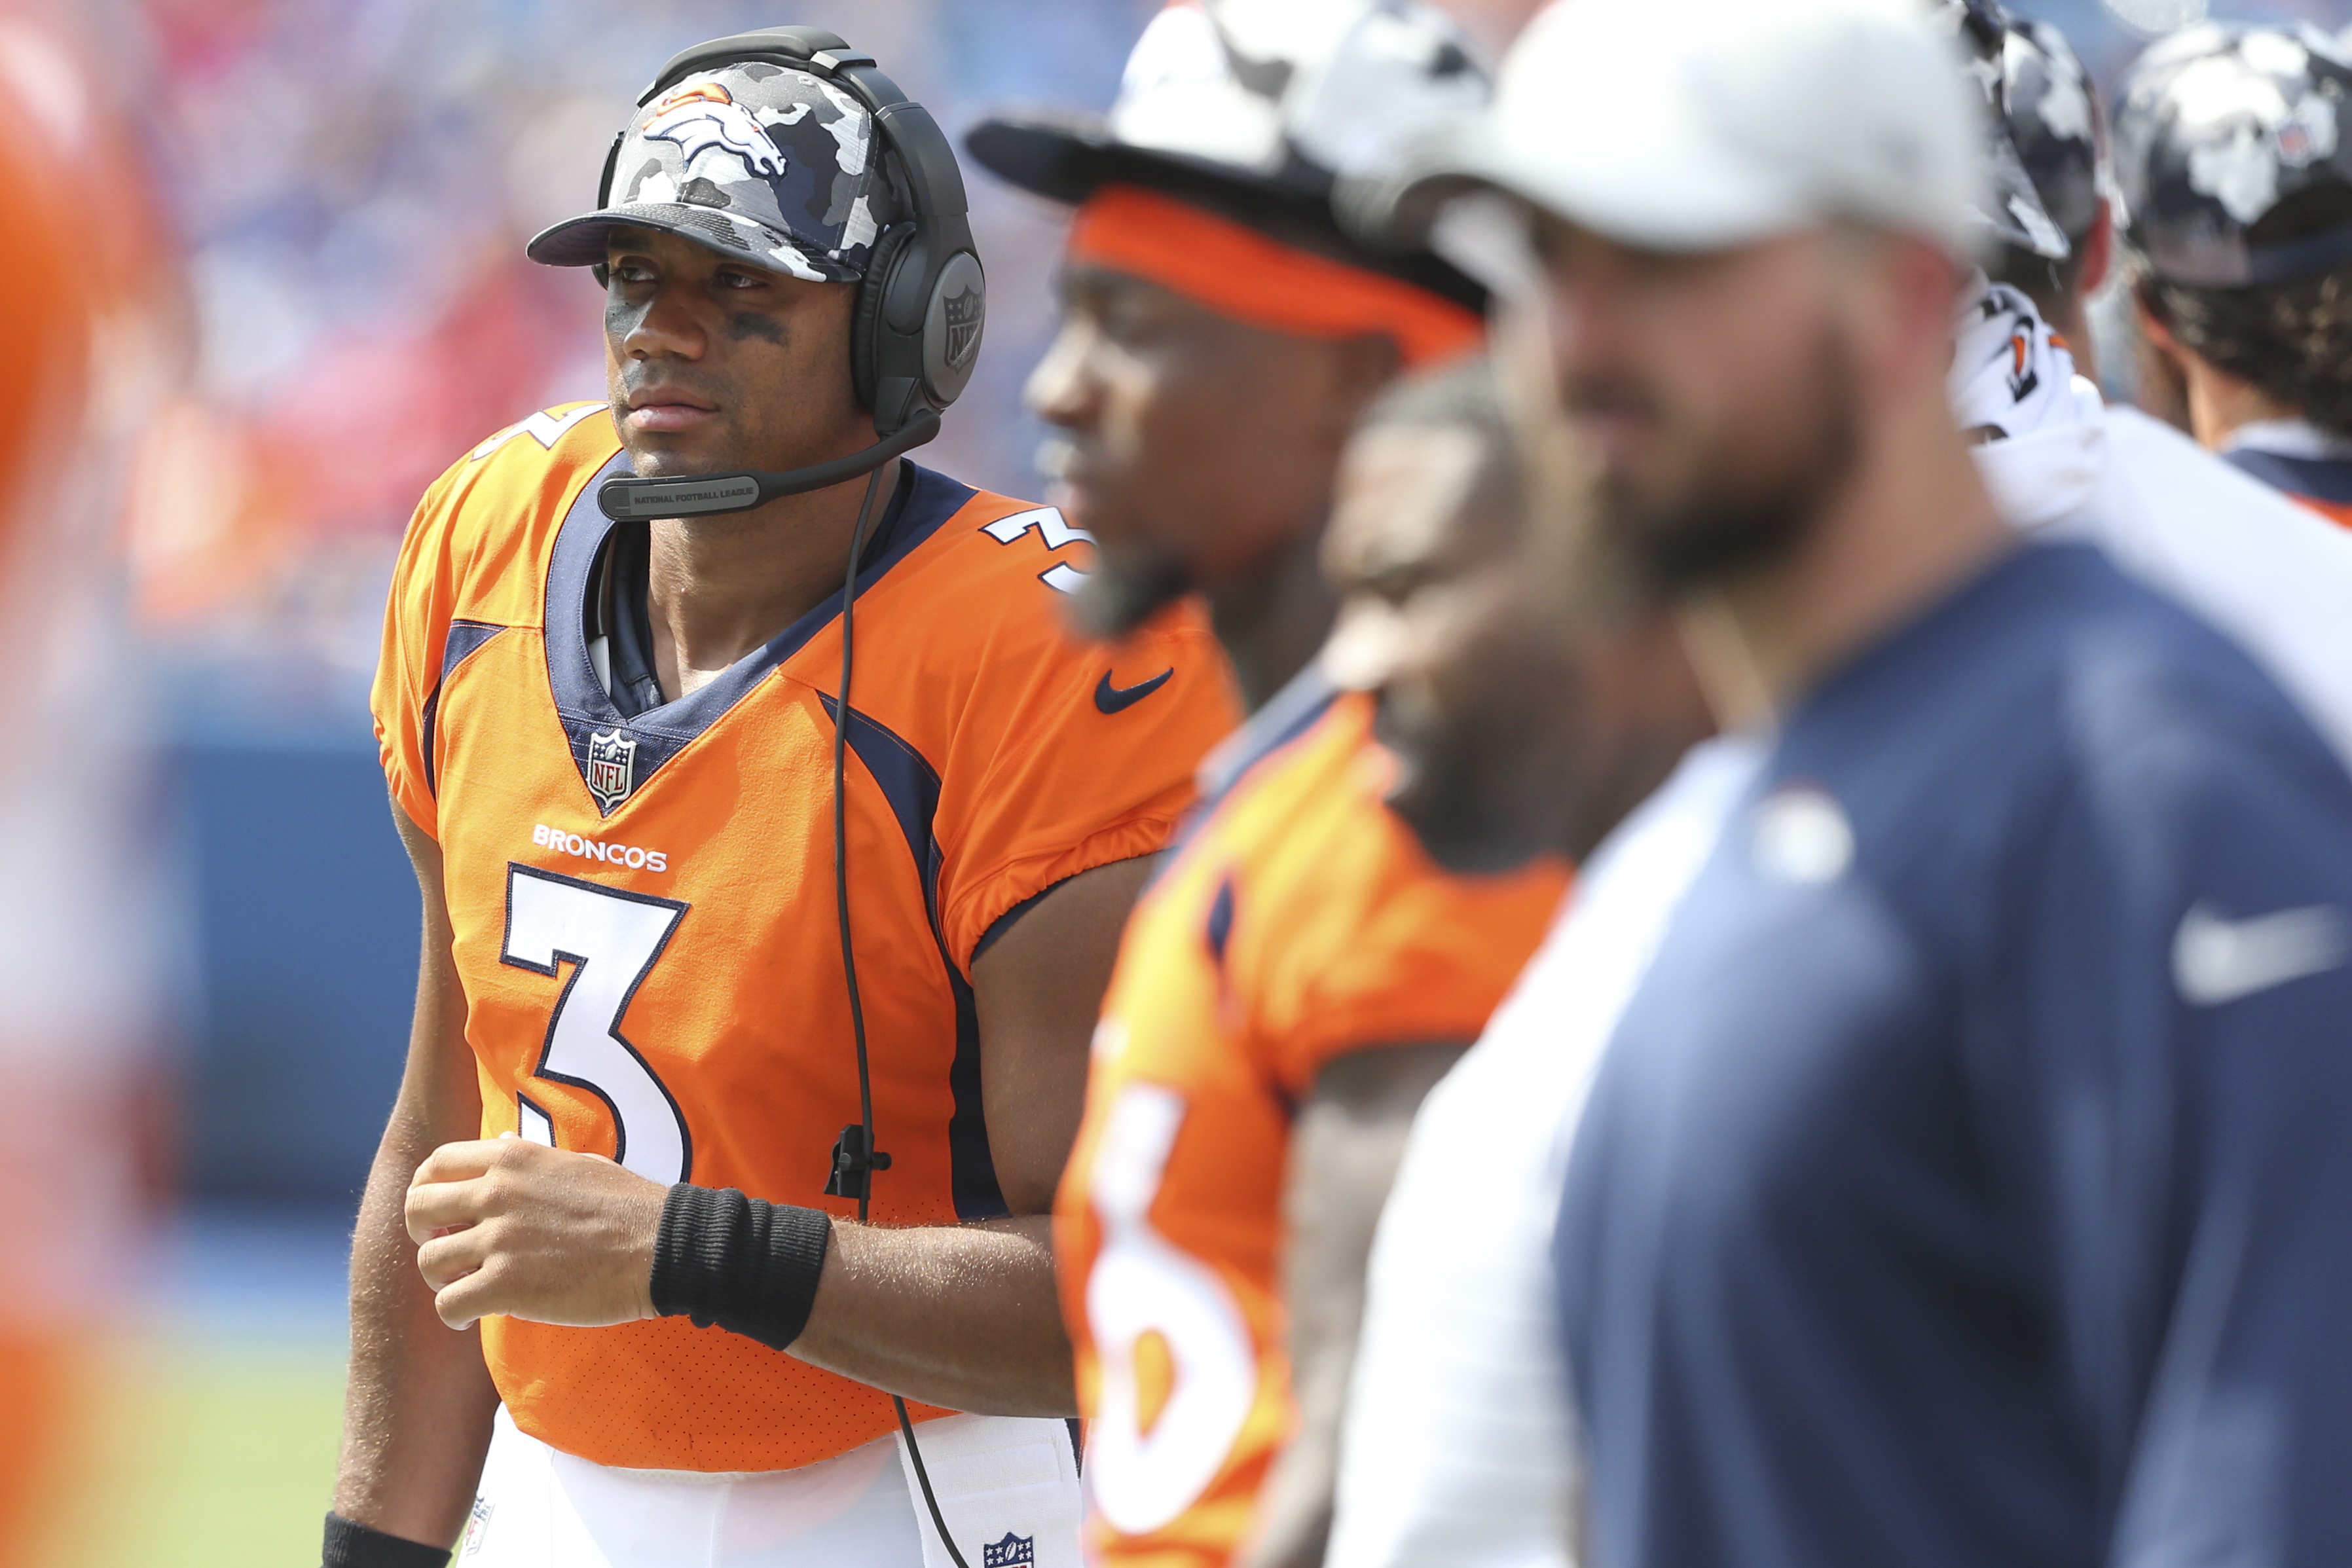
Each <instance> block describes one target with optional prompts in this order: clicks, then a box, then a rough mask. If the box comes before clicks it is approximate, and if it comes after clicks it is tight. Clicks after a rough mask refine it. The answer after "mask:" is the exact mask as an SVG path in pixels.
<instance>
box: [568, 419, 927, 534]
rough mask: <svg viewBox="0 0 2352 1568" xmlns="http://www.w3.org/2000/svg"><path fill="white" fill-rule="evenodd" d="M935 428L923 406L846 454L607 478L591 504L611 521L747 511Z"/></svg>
mask: <svg viewBox="0 0 2352 1568" xmlns="http://www.w3.org/2000/svg"><path fill="white" fill-rule="evenodd" d="M939 433H940V416H939V415H938V414H937V413H933V412H932V411H930V410H929V409H925V410H923V411H922V412H921V413H918V414H916V415H915V416H914V417H913V418H912V419H909V420H908V422H907V423H905V424H903V425H901V426H899V428H898V430H897V431H895V432H893V433H892V434H888V435H886V436H884V437H883V438H882V439H881V440H879V441H877V442H876V443H875V444H873V445H871V446H868V447H866V448H865V449H864V450H862V451H858V452H853V453H851V454H850V455H848V456H846V457H835V458H834V459H832V460H831V461H830V462H825V463H814V464H811V465H809V466H807V467H805V468H792V469H787V470H785V471H783V472H782V473H773V474H771V473H760V472H758V471H755V470H751V469H745V470H742V471H740V472H738V473H733V474H693V475H680V476H677V477H676V478H671V479H624V478H612V479H607V480H605V481H604V483H603V484H602V485H599V486H596V506H597V507H598V509H600V510H601V511H603V512H604V515H605V516H606V517H610V518H612V519H613V521H614V522H616V523H634V522H643V521H646V520H647V519H650V518H654V517H712V516H715V515H717V514H719V513H721V512H748V511H750V510H751V508H752V507H763V506H765V505H767V504H768V503H769V502H770V501H773V500H776V499H778V498H779V497H784V496H800V495H805V494H807V493H808V492H809V491H811V490H824V489H830V488H831V487H832V486H835V485H839V484H844V483H845V482H847V481H848V480H851V479H855V478H856V477H857V476H859V475H861V474H870V473H872V472H873V471H874V470H875V469H877V468H879V467H881V466H882V465H884V464H885V463H887V462H889V461H890V460H891V459H892V458H894V457H897V456H899V455H902V454H904V453H907V452H910V451H912V450H913V449H914V448H916V447H918V446H920V445H922V444H924V443H925V442H927V441H929V440H931V439H932V438H933V437H935V436H937V435H938V434H939Z"/></svg>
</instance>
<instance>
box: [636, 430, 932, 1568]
mask: <svg viewBox="0 0 2352 1568" xmlns="http://www.w3.org/2000/svg"><path fill="white" fill-rule="evenodd" d="M926 424H928V426H929V428H928V429H921V434H914V433H915V432H916V431H917V430H919V429H920V428H921V427H922V426H924V425H926ZM939 433H940V416H939V415H938V414H936V413H920V414H918V415H916V416H915V418H914V419H913V420H911V421H909V422H908V424H907V426H906V428H905V429H903V430H901V431H899V432H898V434H896V435H893V436H891V437H890V438H889V439H888V440H887V441H883V442H879V443H877V444H875V445H872V446H869V447H867V448H866V450H865V451H864V452H861V453H858V454H856V455H855V456H852V457H845V458H842V459H841V460H840V462H839V463H836V464H825V465H819V466H818V467H816V468H803V469H800V470H797V472H796V474H793V475H759V476H754V475H740V476H731V477H737V478H754V477H756V478H761V479H769V478H782V479H796V478H797V477H798V476H805V475H810V474H816V473H820V472H822V471H823V470H824V469H826V468H834V469H838V470H839V473H838V474H837V475H835V476H829V477H826V478H824V479H822V480H820V481H817V482H815V483H810V484H795V485H794V487H793V489H790V490H779V491H777V492H776V494H777V495H780V496H789V495H793V494H796V493H797V492H798V491H801V490H816V489H822V488H824V486H826V485H838V484H839V483H841V481H842V480H843V479H847V478H853V477H855V476H856V475H857V474H859V473H864V472H870V473H871V474H872V477H871V478H869V479H867V480H866V500H865V502H864V504H863V505H861V506H860V507H858V508H857V526H856V528H853V529H852V530H851V531H850V535H849V569H848V570H847V572H846V573H845V575H844V577H843V579H842V583H841V690H840V693H839V695H837V697H836V698H835V703H834V709H833V886H834V903H835V908H836V909H837V910H838V911H839V913H840V916H841V973H842V977H843V978H844V979H845V980H846V981H847V982H848V983H849V1032H850V1035H851V1037H852V1038H853V1039H854V1040H856V1045H857V1112H858V1120H857V1121H856V1122H854V1123H852V1124H850V1125H848V1126H846V1127H844V1128H843V1129H842V1130H841V1137H840V1140H839V1141H838V1142H836V1143H835V1145H834V1146H833V1175H832V1176H831V1177H830V1178H828V1179H827V1180H826V1182H825V1184H824V1190H825V1191H826V1192H827V1193H828V1194H831V1195H833V1196H835V1197H854V1198H856V1200H857V1222H858V1223H859V1224H860V1225H863V1224H865V1223H866V1207H867V1205H868V1202H869V1201H870V1197H871V1193H872V1188H873V1186H874V1176H873V1173H874V1172H876V1171H887V1170H888V1169H889V1168H890V1156H889V1155H886V1154H883V1153H882V1152H880V1151H879V1150H877V1149H876V1148H875V1146H874V1075H873V1073H872V1071H870V1070H869V1069H868V1067H867V1065H866V1005H865V1003H864V1001H863V1000H861V999H860V998H859V996H858V993H857V949H856V944H854V943H853V942H852V941H851V940H850V936H849V795H848V791H847V790H846V789H844V788H843V783H844V780H845V778H846V776H847V771H848V766H849V683H850V676H851V674H853V673H854V672H855V671H856V667H857V636H856V631H857V628H856V609H857V562H858V558H859V557H860V556H862V555H864V554H865V553H866V526H867V525H868V524H869V523H871V522H872V521H873V520H874V502H875V498H876V497H878V496H879V495H880V494H881V493H882V467H881V465H882V464H883V463H884V462H886V461H887V460H888V459H890V458H892V457H896V456H897V455H898V454H899V453H901V452H904V451H906V450H907V449H908V447H910V446H919V445H921V444H923V443H924V442H926V441H929V439H930V438H931V437H932V436H934V435H937V434H939ZM876 454H879V455H876ZM868 458H871V461H870V462H866V467H865V468H863V469H859V468H855V467H847V466H845V465H851V464H856V463H859V462H861V461H865V460H866V459H868ZM666 482H667V481H663V480H659V479H654V480H642V479H641V480H625V479H608V480H606V481H605V483H604V491H603V492H599V493H598V495H597V497H596V499H597V504H598V505H600V506H602V507H604V515H605V516H606V517H612V518H614V519H615V520H616V521H617V520H620V517H621V514H619V513H618V512H615V511H614V510H613V507H612V504H611V503H610V502H608V501H606V500H605V499H604V493H605V492H609V491H610V490H611V489H612V488H613V486H615V485H625V484H639V485H646V484H651V485H659V484H663V483H666ZM700 482H703V483H708V482H709V481H700ZM771 498H772V497H766V496H762V497H759V499H761V500H765V499H771ZM757 504H758V501H757V500H753V501H745V502H742V503H740V504H739V505H735V506H726V507H705V508H703V509H704V510H706V511H714V512H718V511H740V510H741V509H742V508H743V507H749V506H756V505H757ZM678 515H679V514H677V513H676V512H674V511H661V510H656V511H652V512H644V513H635V514H632V516H640V517H676V516H678ZM890 1407H891V1408H892V1409H894V1410H896V1411H897V1412H898V1432H899V1435H900V1436H901V1437H904V1438H905V1439H906V1443H907V1458H908V1459H909V1460H911V1461H913V1463H914V1467H915V1479H916V1481H917V1482H918V1483H919V1485H920V1486H921V1488H922V1491H923V1502H924V1504H925V1505H926V1506H927V1507H929V1509H930V1511H931V1528H932V1529H934V1530H936V1531H939V1535H940V1545H941V1546H944V1547H946V1548H947V1552H948V1556H949V1558H950V1560H952V1561H953V1562H954V1563H955V1568H971V1564H969V1563H966V1562H965V1561H964V1559H963V1553H962V1552H959V1551H957V1550H956V1543H955V1538H954V1537H953V1536H951V1535H950V1534H949V1533H948V1521H947V1516H946V1515H945V1514H942V1513H941V1512H940V1500H939V1498H938V1496H937V1495H936V1494H934V1493H933V1492H932V1490H931V1474H930V1471H929V1470H927V1469H924V1468H923V1450H922V1449H921V1448H919V1447H918V1446H917V1445H916V1442H915V1423H914V1420H913V1418H912V1417H911V1416H908V1414H907V1402H906V1401H905V1400H904V1399H901V1398H899V1397H898V1396H897V1395H895V1394H893V1395H892V1396H890Z"/></svg>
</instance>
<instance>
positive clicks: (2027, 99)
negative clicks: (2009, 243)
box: [2000, 16, 2106, 245]
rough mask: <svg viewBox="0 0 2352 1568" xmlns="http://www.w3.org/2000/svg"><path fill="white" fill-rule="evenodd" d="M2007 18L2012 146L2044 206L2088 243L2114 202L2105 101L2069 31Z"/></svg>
mask: <svg viewBox="0 0 2352 1568" xmlns="http://www.w3.org/2000/svg"><path fill="white" fill-rule="evenodd" d="M2006 20H2007V22H2008V25H2009V32H2008V37H2007V38H2006V39H2005V40H2004V43H2003V46H2002V48H2001V56H2000V73H2001V89H2000V100H2001V110H2002V115H2003V118H2004V120H2006V122H2007V125H2008V129H2009V140H2010V144H2011V146H2013V147H2015V148H2016V149H2017V157H2018V162H2021V163H2022V164H2024V165H2025V174H2026V178H2028V179H2030V180H2032V182H2033V189H2034V192H2035V193H2036V194H2038V195H2039V196H2040V197H2041V198H2042V211H2043V212H2045V213H2047V214H2049V215H2050V221H2051V222H2052V223H2053V224H2055V225H2058V232H2059V233H2060V234H2063V235H2065V236H2066V240H2067V243H2068V244H2069V245H2080V244H2081V243H2082V242H2083V241H2084V239H2085V238H2086V237H2088V235H2090V232H2091V230H2092V229H2093V228H2094V227H2095V226H2096V225H2097V223H2098V221H2099V210H2100V209H2101V208H2102V207H2103V206H2105V204H2106V194H2105V192H2104V191H2103V190H2102V189H2101V188H2100V187H2101V180H2102V179H2103V177H2104V175H2105V163H2106V127H2105V123H2104V122H2103V121H2102V120H2101V118H2100V115H2099V103H2098V99H2097V98H2096V97H2095V96H2094V95H2093V93H2092V91H2091V82H2090V78H2089V77H2088V76H2086V75H2085V74H2084V70H2083V62H2082V61H2081V60H2080V59H2079V58H2077V57H2076V56H2075V54H2074V46H2073V45H2071V44H2069V43H2067V41H2066V35H2065V34H2063V33H2062V32H2060V31H2059V30H2058V29H2057V28H2055V27H2053V26H2051V25H2050V24H2049V23H2047V22H2036V21H2032V20H2029V19H2027V18H2025V17H2021V16H2011V17H2008V18H2006Z"/></svg>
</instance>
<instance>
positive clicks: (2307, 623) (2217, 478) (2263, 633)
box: [1950, 287, 2352, 760]
mask: <svg viewBox="0 0 2352 1568" xmlns="http://www.w3.org/2000/svg"><path fill="white" fill-rule="evenodd" d="M2020 388H2022V389H2024V390H2023V391H2022V392H2019V391H2018V390H2017V389H2020ZM1950 391H1951V393H1952V402H1953V406H1954V409H1955V411H1956V412H1957V413H1958V418H1959V423H1961V424H1962V425H1963V426H1964V427H1970V428H1982V427H1984V426H1986V425H2000V426H2003V427H2005V428H2007V429H2008V430H2009V431H2010V432H2011V434H2007V435H2006V436H2005V438H2002V439H1995V440H1990V441H1988V442H1986V443H1985V444H1983V445H1980V446H1979V447H1978V448H1977V449H1976V450H1977V463H1978V468H1979V472H1981V473H1982V474H1983V475H1984V477H1985V481H1986V485H1987V487H1988V488H1990V490H1991V491H1992V494H1993V499H1994V501H1995V502H1996V503H1997V504H1998V505H1999V506H2000V507H2001V509H2002V511H2003V512H2004V513H2006V514H2007V515H2008V517H2009V518H2010V520H2011V522H2013V523H2015V524H2016V525H2017V526H2018V527H2019V528H2021V529H2022V530H2024V531H2025V532H2027V533H2031V534H2033V535H2035V536H2037V537H2040V538H2077V539H2083V540H2085V541H2087V542H2089V543H2092V544H2095V545H2097V546H2099V547H2100V548H2101V549H2105V551H2106V552H2107V554H2108V555H2109V556H2110V557H2112V558H2113V559H2114V560H2115V562H2116V565H2118V566H2120V567H2122V568H2123V569H2124V570H2126V571H2127V572H2129V573H2131V574H2132V576H2134V577H2136V578H2137V579H2139V580H2140V581H2142V582H2144V583H2146V584H2147V586H2148V587H2150V588H2153V589H2155V590H2157V591H2158V592H2161V593H2166V594H2169V595H2170V596H2171V597H2173V598H2174V599H2176V600H2178V601H2180V602H2181V603H2182V604H2185V605H2187V606H2188V607H2189V609H2190V610H2193V611H2195V612H2197V613H2198V614H2200V615H2201V616H2203V617H2204V618H2205V619H2206V620H2207V621H2208V622H2211V623H2212V624H2213V625H2214V626H2216V627H2218V628H2220V629H2221V631H2222V632H2226V633H2227V634H2228V635H2229V636H2230V637H2231V638H2232V639H2234V640H2235V641H2236V642H2237V643H2239V645H2240V646H2242V647H2243V648H2244V649H2245V650H2246V652H2247V653H2251V654H2252V655H2253V657H2254V659H2255V661H2256V662H2257V663H2258V664H2262V665H2263V668H2264V669H2265V670H2266V671H2268V672H2269V674H2270V675H2271V677H2272V678H2273V680H2275V681H2277V682H2278V684H2279V685H2280V686H2282V687H2283V688H2284V690H2285V691H2286V693H2287V695H2290V696H2292V697H2294V699H2295V701H2296V702H2297V704H2299V705H2300V706H2302V708H2303V710H2304V714H2305V717H2307V718H2309V719H2310V720H2311V722H2312V725H2313V727H2315V728H2316V729H2317V730H2318V731H2319V733H2320V735H2321V736H2322V737H2324V738H2326V740H2327V741H2328V743H2329V744H2330V745H2332V746H2334V747H2335V748H2336V753H2337V755H2339V756H2341V757H2344V758H2347V760H2352V531H2347V529H2344V528H2338V527H2336V525H2334V524H2332V523H2330V522H2328V521H2327V520H2326V518H2324V517H2319V516H2318V515H2317V514H2315V513H2314V512H2312V511H2311V510H2309V509H2308V508H2306V507H2301V506H2298V505H2296V504H2295V503H2294V501H2292V500H2290V499H2289V498H2288V497H2285V496H2284V495H2282V494H2280V493H2279V492H2278V491H2276V490H2274V489H2273V488H2271V487H2270V486H2267V485H2264V484H2263V483H2262V482H2261V481H2260V480H2257V479H2255V478H2253V477H2252V476H2249V475H2247V474H2245V473H2243V472H2242V471H2241V470H2239V469H2238V468H2236V467H2233V466H2232V465H2230V464H2228V463H2226V462H2224V461H2222V460H2221V458H2220V457H2217V456H2215V455H2213V454H2211V453H2210V452H2207V451H2206V450H2205V449H2204V448H2203V447H2201V446H2199V445H2198V444H2196V443H2195V442H2193V441H2191V440H2190V439H2189V437H2188V436H2186V435H2183V434H2181V433H2180V432H2179V431H2177V430H2175V429H2173V428H2172V427H2171V426H2170V425H2168V424H2166V423H2162V422H2161V421H2158V420H2154V419H2150V418H2149V417H2148V416H2147V415H2146V414H2144V413H2140V412H2139V411H2138V410H2137V409H2131V408H2108V407H2106V406H2105V404H2104V403H2103V402H2101V401H2100V398H2099V393H2098V389H2097V388H2096V387H2095V386H2094V385H2092V383H2091V382H2088V381H2085V380H2084V379H2083V378H2082V377H2080V376H2077V375H2076V374H2075V373H2074V358H2073V356H2072V355H2070V354H2068V353H2067V352H2066V350H2065V349H2064V348H2063V346H2062V345H2060V344H2058V343H2057V342H2055V341H2054V340H2053V339H2052V338H2051V336H2050V330H2049V329H2048V328H2047V327H2046V326H2044V325H2043V324H2042V320H2041V319H2040V318H2039V317H2038V316H2036V315H2035V314H2034V312H2033V307H2032V304H2031V303H2030V302H2029V301H2028V300H2027V299H2026V298H2025V297H2024V296H2023V295H2021V294H2019V293H2017V292H2016V291H2015V290H2014V289H2010V288H2006V287H1989V288H1988V289H1986V290H1985V292H1984V293H1983V294H1982V295H1981V296H1980V297H1979V303H1977V304H1974V305H1971V306H1970V307H1969V308H1968V309H1967V310H1965V311H1964V312H1963V313H1962V322H1961V330H1960V332H1959V333H1958V344H1957V346H1956V349H1955V352H1954V356H1953V375H1952V381H1951V386H1950Z"/></svg>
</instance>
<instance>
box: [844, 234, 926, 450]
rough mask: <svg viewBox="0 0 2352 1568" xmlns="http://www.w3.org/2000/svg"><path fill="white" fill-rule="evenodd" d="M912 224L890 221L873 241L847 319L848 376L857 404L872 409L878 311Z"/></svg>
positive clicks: (880, 330) (877, 371)
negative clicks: (861, 280)
mask: <svg viewBox="0 0 2352 1568" xmlns="http://www.w3.org/2000/svg"><path fill="white" fill-rule="evenodd" d="M918 232H919V229H918V226H917V225H914V224H892V225H890V226H889V227H888V228H887V229H884V230H883V231H882V237H881V238H879V239H877V240H876V241H875V242H874V259H873V260H872V261H871V262H869V263H867V264H866V278H865V281H864V282H862V283H860V284H859V285H858V286H857V303H856V306H855V308H853V309H852V311H851V313H850V319H849V377H850V382H851V384H852V385H853V386H855V387H856V390H857V402H858V405H859V406H860V407H862V408H864V409H866V411H867V412H868V413H871V412H873V408H874V393H875V391H876V389H877V386H878V385H879V384H880V382H881V380H882V357H883V354H884V351H885V347H884V342H883V334H884V331H885V328H884V326H883V321H882V310H883V307H884V305H885V303H886V302H887V300H888V299H889V298H890V286H891V284H892V283H894V282H896V281H897V279H898V266H899V263H900V262H902V261H904V260H905V259H906V256H907V246H908V244H910V243H911V242H912V241H913V239H914V237H915V235H916V234H917V233H918Z"/></svg>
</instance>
